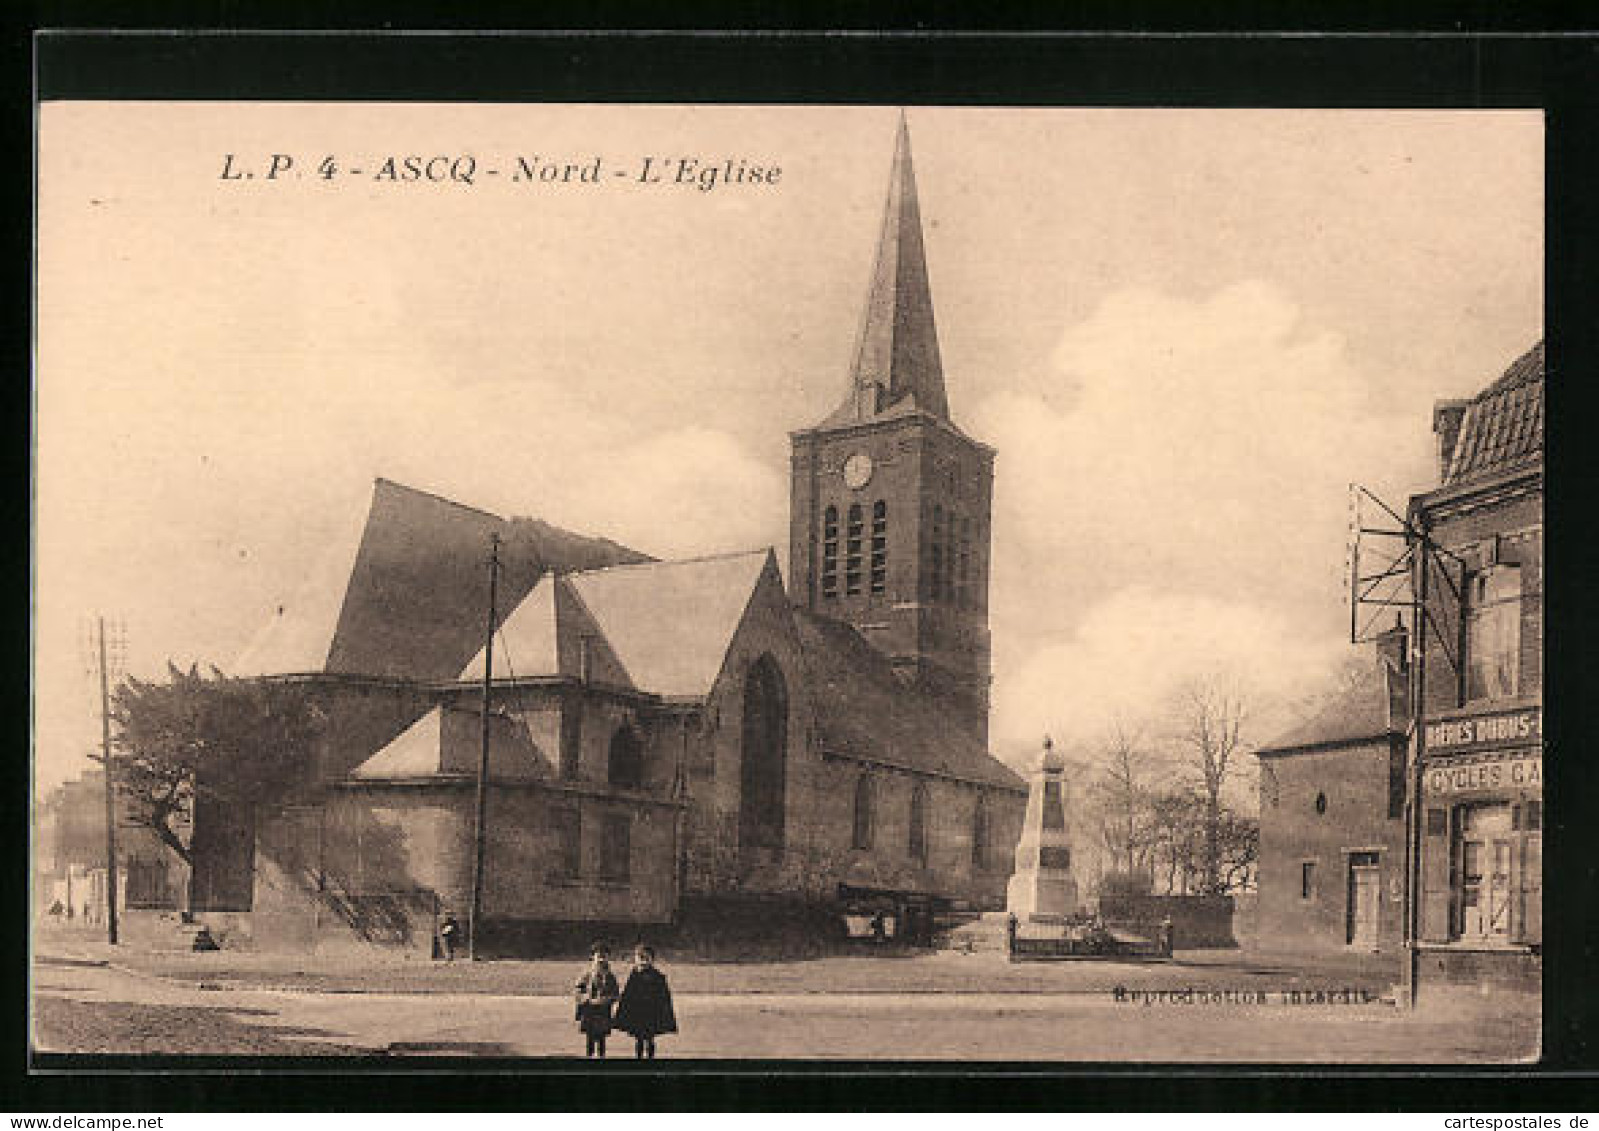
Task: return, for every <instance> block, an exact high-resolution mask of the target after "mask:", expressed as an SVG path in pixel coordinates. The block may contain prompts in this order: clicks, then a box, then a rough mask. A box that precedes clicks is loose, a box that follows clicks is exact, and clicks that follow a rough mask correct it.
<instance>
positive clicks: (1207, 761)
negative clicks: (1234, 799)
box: [1177, 679, 1247, 894]
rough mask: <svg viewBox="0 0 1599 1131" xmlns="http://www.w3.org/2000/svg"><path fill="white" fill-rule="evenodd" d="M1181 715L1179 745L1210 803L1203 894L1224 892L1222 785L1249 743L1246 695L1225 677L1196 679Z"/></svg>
mask: <svg viewBox="0 0 1599 1131" xmlns="http://www.w3.org/2000/svg"><path fill="white" fill-rule="evenodd" d="M1177 714H1178V728H1177V747H1178V750H1179V751H1180V752H1181V754H1182V756H1183V759H1184V762H1185V764H1186V766H1187V768H1188V770H1189V771H1190V773H1191V775H1192V776H1193V777H1194V778H1195V779H1196V780H1197V784H1198V787H1199V790H1200V796H1201V797H1202V798H1203V801H1204V837H1203V847H1202V852H1201V856H1200V868H1199V873H1200V884H1201V890H1202V891H1204V892H1206V893H1207V894H1220V893H1221V891H1222V890H1223V889H1222V867H1221V833H1222V812H1223V807H1222V787H1223V786H1225V785H1226V784H1227V777H1228V774H1229V773H1231V772H1232V771H1233V770H1234V769H1235V768H1236V762H1235V756H1236V755H1237V754H1238V752H1239V749H1240V748H1241V746H1242V743H1243V739H1242V733H1243V725H1244V719H1245V718H1246V716H1247V711H1246V709H1245V706H1244V695H1243V692H1242V691H1241V690H1240V689H1239V688H1238V687H1237V686H1236V685H1235V684H1233V683H1232V682H1230V681H1228V680H1225V679H1211V680H1199V681H1195V682H1193V683H1190V684H1189V685H1188V686H1187V687H1185V688H1184V689H1183V690H1182V692H1181V693H1180V694H1179V697H1178V704H1177Z"/></svg>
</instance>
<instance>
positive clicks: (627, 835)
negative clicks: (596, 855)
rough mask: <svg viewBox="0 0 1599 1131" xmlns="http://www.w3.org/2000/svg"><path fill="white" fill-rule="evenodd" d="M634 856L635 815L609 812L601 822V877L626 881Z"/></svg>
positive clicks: (605, 879) (615, 880) (612, 881)
mask: <svg viewBox="0 0 1599 1131" xmlns="http://www.w3.org/2000/svg"><path fill="white" fill-rule="evenodd" d="M632 856H633V817H632V815H631V814H629V813H608V814H606V816H605V817H604V818H603V819H602V820H601V822H600V879H602V880H604V881H605V882H607V883H613V884H616V883H626V882H627V879H628V876H629V874H630V872H631V866H632Z"/></svg>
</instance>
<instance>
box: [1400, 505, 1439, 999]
mask: <svg viewBox="0 0 1599 1131" xmlns="http://www.w3.org/2000/svg"><path fill="white" fill-rule="evenodd" d="M1420 517H1421V516H1419V515H1418V516H1417V519H1418V525H1420ZM1418 537H1419V542H1418V544H1417V546H1416V561H1415V567H1414V568H1415V569H1416V573H1417V577H1416V581H1415V584H1414V585H1412V586H1411V598H1412V600H1413V602H1414V604H1413V606H1412V611H1411V614H1410V633H1411V638H1412V639H1411V641H1410V656H1411V661H1410V672H1409V676H1410V772H1409V773H1408V774H1407V775H1406V776H1405V778H1406V780H1405V784H1406V791H1407V793H1408V794H1409V797H1408V800H1409V802H1410V805H1409V807H1408V809H1409V811H1408V813H1407V814H1406V815H1407V816H1408V817H1409V818H1410V819H1409V821H1408V822H1407V823H1406V824H1407V827H1406V829H1405V914H1404V928H1405V929H1404V935H1405V940H1404V951H1405V967H1404V970H1403V971H1401V973H1402V975H1403V981H1402V986H1403V990H1404V995H1403V996H1404V999H1405V1005H1406V1006H1407V1007H1408V1008H1410V1009H1414V1008H1415V1007H1416V993H1417V985H1416V982H1417V978H1418V975H1419V974H1420V969H1419V967H1420V965H1421V915H1422V910H1423V908H1422V893H1421V887H1422V877H1423V872H1422V862H1421V853H1422V845H1423V832H1422V829H1423V823H1424V819H1425V817H1426V812H1425V810H1424V807H1423V804H1422V793H1421V786H1422V777H1421V759H1422V756H1423V755H1424V754H1425V753H1426V742H1425V734H1424V731H1423V726H1424V723H1425V721H1426V720H1425V717H1424V716H1425V714H1426V705H1427V618H1428V616H1429V615H1430V612H1429V610H1428V607H1427V600H1428V589H1429V586H1428V573H1429V572H1430V569H1431V564H1432V561H1431V558H1430V557H1429V556H1428V554H1427V551H1428V549H1429V540H1428V537H1427V531H1426V530H1425V529H1422V530H1421V531H1420V532H1419V535H1418Z"/></svg>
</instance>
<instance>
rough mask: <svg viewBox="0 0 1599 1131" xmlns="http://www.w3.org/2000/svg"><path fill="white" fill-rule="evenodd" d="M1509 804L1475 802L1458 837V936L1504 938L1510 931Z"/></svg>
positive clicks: (1477, 938)
mask: <svg viewBox="0 0 1599 1131" xmlns="http://www.w3.org/2000/svg"><path fill="white" fill-rule="evenodd" d="M1509 834H1510V807H1509V806H1508V805H1474V806H1471V807H1470V808H1468V809H1467V810H1466V811H1465V813H1464V819H1463V820H1462V821H1461V838H1460V922H1459V926H1458V933H1459V936H1460V937H1461V938H1465V939H1474V940H1479V941H1492V940H1503V939H1506V938H1508V937H1509V934H1510V894H1511V892H1510V860H1511V851H1510V850H1511V839H1510V835H1509Z"/></svg>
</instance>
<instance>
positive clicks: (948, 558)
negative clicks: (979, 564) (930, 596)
mask: <svg viewBox="0 0 1599 1131" xmlns="http://www.w3.org/2000/svg"><path fill="white" fill-rule="evenodd" d="M960 521H961V520H960V519H958V518H956V517H955V512H954V511H950V512H949V518H948V521H947V522H945V524H944V592H943V594H942V596H943V598H944V600H946V601H954V600H955V570H956V567H957V565H958V564H959V563H958V562H957V561H956V559H955V529H956V527H958V526H959V525H960Z"/></svg>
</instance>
